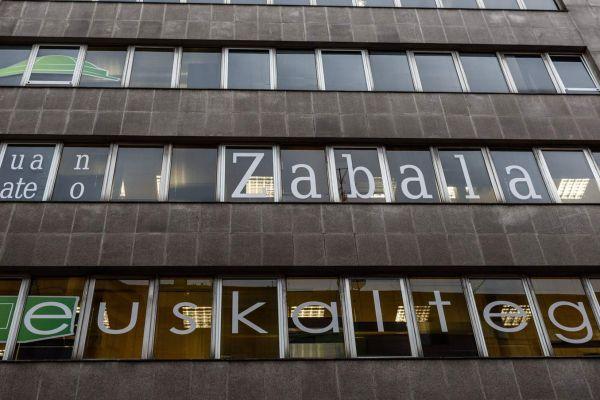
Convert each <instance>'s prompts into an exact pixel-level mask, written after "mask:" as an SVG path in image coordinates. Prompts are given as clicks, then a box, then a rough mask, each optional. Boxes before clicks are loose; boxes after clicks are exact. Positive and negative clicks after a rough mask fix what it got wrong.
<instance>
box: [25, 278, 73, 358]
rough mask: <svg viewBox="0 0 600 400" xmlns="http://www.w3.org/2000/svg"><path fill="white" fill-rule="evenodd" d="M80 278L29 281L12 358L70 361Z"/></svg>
mask: <svg viewBox="0 0 600 400" xmlns="http://www.w3.org/2000/svg"><path fill="white" fill-rule="evenodd" d="M84 283H85V279H84V278H41V279H33V280H32V281H31V287H30V289H29V296H28V297H27V300H26V301H25V305H24V308H23V317H22V320H21V325H20V327H19V334H18V336H17V347H16V349H15V359H17V360H58V359H61V360H62V359H70V358H71V356H72V354H73V344H74V343H75V331H76V329H77V325H78V324H79V315H80V313H79V309H80V307H81V296H82V294H83V285H84Z"/></svg>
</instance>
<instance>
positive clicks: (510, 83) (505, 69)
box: [456, 0, 522, 94]
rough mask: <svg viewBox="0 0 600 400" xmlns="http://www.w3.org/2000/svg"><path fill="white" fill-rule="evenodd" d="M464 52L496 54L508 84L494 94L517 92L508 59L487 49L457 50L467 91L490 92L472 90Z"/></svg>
mask: <svg viewBox="0 0 600 400" xmlns="http://www.w3.org/2000/svg"><path fill="white" fill-rule="evenodd" d="M477 1H482V0H477ZM516 1H518V2H520V1H522V0H516ZM462 54H494V55H495V56H496V61H497V62H498V67H499V68H500V73H501V74H502V78H503V79H504V83H505V84H506V90H507V91H506V92H492V93H493V94H507V93H517V86H516V85H515V82H514V80H513V78H512V75H510V69H509V68H508V63H507V62H506V59H503V58H502V56H501V53H500V52H497V51H496V52H486V51H481V52H471V51H458V50H457V51H456V55H457V58H458V63H459V64H460V68H461V71H462V74H463V77H464V81H465V87H466V88H467V89H466V90H465V92H466V93H474V94H479V93H481V94H486V93H489V92H473V91H472V90H471V87H470V85H469V77H468V76H467V73H466V71H465V69H464V67H463V64H462V57H461V55H462Z"/></svg>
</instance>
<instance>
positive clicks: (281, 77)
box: [277, 50, 317, 90]
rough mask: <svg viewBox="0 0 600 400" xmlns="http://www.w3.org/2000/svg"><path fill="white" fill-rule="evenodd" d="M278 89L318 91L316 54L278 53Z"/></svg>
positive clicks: (304, 52) (294, 51)
mask: <svg viewBox="0 0 600 400" xmlns="http://www.w3.org/2000/svg"><path fill="white" fill-rule="evenodd" d="M277 89H285V90H316V89H317V67H316V64H315V53H314V52H313V51H302V50H279V51H277Z"/></svg>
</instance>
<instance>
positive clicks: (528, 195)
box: [506, 165, 542, 200]
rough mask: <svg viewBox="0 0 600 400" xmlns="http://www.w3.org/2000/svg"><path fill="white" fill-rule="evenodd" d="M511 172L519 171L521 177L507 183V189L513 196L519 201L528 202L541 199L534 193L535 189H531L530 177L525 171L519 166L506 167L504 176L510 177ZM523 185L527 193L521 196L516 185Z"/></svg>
mask: <svg viewBox="0 0 600 400" xmlns="http://www.w3.org/2000/svg"><path fill="white" fill-rule="evenodd" d="M512 171H519V172H520V173H521V174H522V175H523V176H522V177H521V178H512V179H511V180H510V181H509V182H508V187H509V189H510V192H511V193H512V195H513V196H515V197H516V198H517V199H519V200H529V199H541V198H542V196H541V195H539V194H537V193H536V192H535V188H534V187H533V182H532V181H531V176H530V175H529V172H527V170H526V169H525V168H523V167H521V166H519V165H509V166H507V167H506V174H507V175H510V174H511V172H512ZM518 183H524V184H525V186H526V187H527V193H525V194H521V193H519V191H518V190H517V184H518Z"/></svg>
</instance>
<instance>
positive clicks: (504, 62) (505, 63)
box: [498, 51, 561, 94]
mask: <svg viewBox="0 0 600 400" xmlns="http://www.w3.org/2000/svg"><path fill="white" fill-rule="evenodd" d="M498 55H499V57H500V59H501V65H502V67H503V70H504V71H505V74H506V76H507V77H510V80H507V81H509V82H510V86H511V93H527V94H560V93H561V90H560V87H559V83H558V81H557V80H556V77H555V75H554V72H553V71H552V67H551V61H550V59H549V57H548V53H540V52H538V53H536V52H532V51H525V52H521V51H514V52H510V51H508V52H507V51H504V52H498ZM509 56H538V57H540V58H541V59H542V62H543V64H544V67H545V68H546V73H547V74H548V77H549V78H550V81H551V82H552V84H553V85H554V90H555V93H544V92H539V91H533V92H529V91H528V92H519V89H518V87H517V84H516V82H515V79H514V77H513V75H512V72H511V70H510V67H509V66H508V59H507V57H509ZM512 90H514V92H513V91H512Z"/></svg>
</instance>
